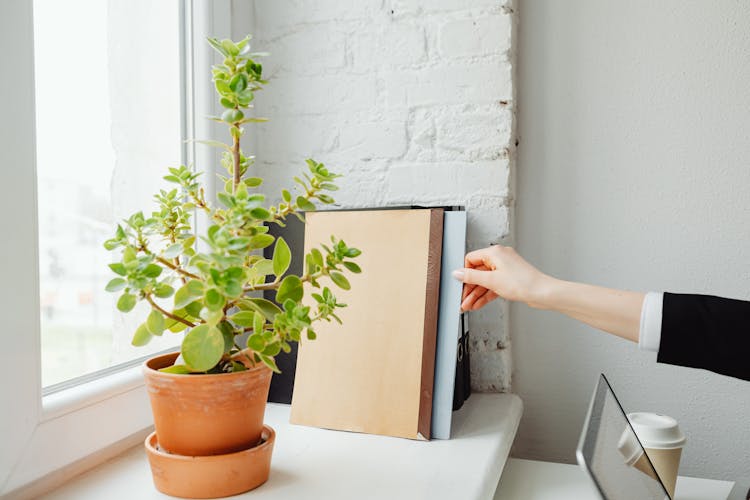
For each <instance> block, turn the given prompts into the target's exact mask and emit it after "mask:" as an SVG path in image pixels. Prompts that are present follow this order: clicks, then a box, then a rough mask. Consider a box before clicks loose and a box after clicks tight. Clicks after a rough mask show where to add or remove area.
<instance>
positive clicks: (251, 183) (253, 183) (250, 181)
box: [245, 177, 263, 188]
mask: <svg viewBox="0 0 750 500" xmlns="http://www.w3.org/2000/svg"><path fill="white" fill-rule="evenodd" d="M245 184H247V186H248V187H251V188H254V187H258V186H260V185H261V184H263V179H261V178H260V177H248V178H247V179H245Z"/></svg>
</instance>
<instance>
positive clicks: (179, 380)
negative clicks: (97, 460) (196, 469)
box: [143, 353, 272, 456]
mask: <svg viewBox="0 0 750 500" xmlns="http://www.w3.org/2000/svg"><path fill="white" fill-rule="evenodd" d="M177 355H178V353H171V354H164V355H162V356H156V357H154V358H151V359H149V360H148V361H146V363H144V365H143V373H144V376H145V378H146V388H147V389H148V394H149V397H150V398H151V410H152V412H153V414H154V425H155V427H156V435H157V436H159V445H160V447H161V448H162V449H163V450H165V451H167V452H169V453H175V454H178V455H186V456H205V455H220V454H226V453H232V452H236V451H240V450H246V449H248V448H251V447H253V446H255V445H256V444H258V443H259V442H260V438H261V431H262V429H263V414H264V412H265V408H266V399H267V398H268V388H269V386H270V384H271V374H272V372H271V370H269V369H268V368H267V367H266V366H264V365H259V366H257V367H255V368H252V369H250V370H247V371H244V372H237V373H222V374H216V375H178V374H174V373H164V372H160V371H158V370H159V369H160V368H165V367H167V366H171V365H172V364H174V360H175V359H176V358H177Z"/></svg>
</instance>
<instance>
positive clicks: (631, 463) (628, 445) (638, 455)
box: [617, 425, 658, 479]
mask: <svg viewBox="0 0 750 500" xmlns="http://www.w3.org/2000/svg"><path fill="white" fill-rule="evenodd" d="M617 449H618V450H619V451H620V453H621V454H622V457H623V459H625V465H627V466H628V467H634V468H636V469H638V470H639V471H641V472H643V473H644V474H646V475H647V476H649V477H651V478H652V479H658V478H657V476H656V472H655V471H654V468H653V467H651V463H650V462H649V461H648V458H647V457H646V454H645V453H644V451H643V448H641V445H640V444H638V439H636V437H635V434H634V433H633V430H632V429H631V428H630V426H629V425H628V426H626V427H625V430H624V431H622V435H621V436H620V440H619V441H618V442H617Z"/></svg>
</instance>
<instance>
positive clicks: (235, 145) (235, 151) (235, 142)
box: [232, 124, 242, 193]
mask: <svg viewBox="0 0 750 500" xmlns="http://www.w3.org/2000/svg"><path fill="white" fill-rule="evenodd" d="M232 127H236V128H237V130H238V131H239V128H240V127H239V125H237V124H234V125H232ZM232 159H233V160H234V169H233V170H234V171H233V174H234V192H235V193H236V192H237V185H238V184H239V183H240V181H241V180H242V177H241V175H240V135H239V133H238V134H237V135H233V136H232Z"/></svg>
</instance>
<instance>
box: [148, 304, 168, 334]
mask: <svg viewBox="0 0 750 500" xmlns="http://www.w3.org/2000/svg"><path fill="white" fill-rule="evenodd" d="M146 328H148V331H149V333H151V335H161V334H162V333H164V315H162V313H160V312H159V311H157V310H156V309H152V310H151V312H150V313H149V315H148V318H147V319H146Z"/></svg>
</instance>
